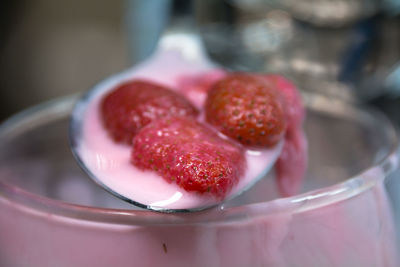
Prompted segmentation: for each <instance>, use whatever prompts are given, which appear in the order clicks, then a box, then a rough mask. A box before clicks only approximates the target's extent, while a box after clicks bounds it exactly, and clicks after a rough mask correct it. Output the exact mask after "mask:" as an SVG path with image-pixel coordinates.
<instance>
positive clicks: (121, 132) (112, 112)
mask: <svg viewBox="0 0 400 267" xmlns="http://www.w3.org/2000/svg"><path fill="white" fill-rule="evenodd" d="M100 108H101V115H102V119H103V123H104V126H105V128H106V129H107V130H108V132H109V134H110V135H111V136H112V138H113V139H114V140H115V141H116V142H121V143H128V144H130V143H132V138H133V137H134V136H135V135H136V134H137V133H138V131H139V130H140V129H141V128H142V127H144V126H145V125H147V124H149V123H150V122H152V121H154V120H155V119H158V118H160V117H164V116H171V115H180V116H191V117H195V116H196V115H198V111H197V109H196V108H195V107H193V106H192V105H191V104H190V102H189V101H188V100H186V99H185V98H184V97H183V96H182V95H180V94H178V93H176V92H174V91H172V90H170V89H168V88H166V87H164V86H161V85H158V84H155V83H152V82H149V81H144V80H134V81H129V82H126V83H124V84H122V85H120V86H118V87H117V88H115V89H114V90H112V91H111V92H110V93H108V94H107V95H106V96H105V97H104V98H103V99H102V102H101V106H100Z"/></svg>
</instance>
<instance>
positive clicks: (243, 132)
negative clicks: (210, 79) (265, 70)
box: [205, 73, 286, 148]
mask: <svg viewBox="0 0 400 267" xmlns="http://www.w3.org/2000/svg"><path fill="white" fill-rule="evenodd" d="M285 108H286V107H285V101H284V99H283V94H281V93H280V92H279V91H277V90H276V89H275V88H274V86H273V84H272V83H270V82H264V80H263V79H261V78H259V77H258V76H256V75H253V74H245V73H233V74H230V75H228V76H226V77H225V78H223V79H221V80H219V81H218V82H216V83H215V84H214V86H213V88H212V89H211V90H210V91H209V92H208V95H207V99H206V103H205V114H206V120H207V122H209V123H210V124H211V125H213V126H214V127H216V128H217V129H218V130H219V131H221V132H222V133H223V134H225V135H227V136H229V137H231V138H233V139H235V140H237V141H238V142H240V143H242V144H244V145H246V146H249V147H254V148H266V147H271V146H273V145H275V144H276V143H278V142H279V141H280V140H281V139H282V138H283V136H284V134H285V130H286V110H285Z"/></svg>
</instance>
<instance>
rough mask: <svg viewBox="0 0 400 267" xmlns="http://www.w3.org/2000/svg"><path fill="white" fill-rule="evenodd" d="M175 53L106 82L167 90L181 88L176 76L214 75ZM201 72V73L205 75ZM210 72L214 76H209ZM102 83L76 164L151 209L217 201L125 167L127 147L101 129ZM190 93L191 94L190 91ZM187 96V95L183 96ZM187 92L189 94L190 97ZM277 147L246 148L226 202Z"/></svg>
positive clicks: (258, 173) (264, 168) (261, 171)
mask: <svg viewBox="0 0 400 267" xmlns="http://www.w3.org/2000/svg"><path fill="white" fill-rule="evenodd" d="M181 57H182V56H181V55H180V54H174V53H163V54H160V55H156V56H155V58H154V59H152V60H150V61H149V62H147V63H145V64H144V65H140V66H138V67H137V68H136V69H134V70H132V71H128V72H127V73H126V74H123V75H122V76H118V77H116V78H114V79H115V80H114V81H113V82H112V84H114V85H115V84H116V83H118V82H121V81H124V80H126V79H134V78H142V79H148V80H150V81H156V82H158V83H160V84H163V85H167V86H169V87H171V88H182V87H181V86H179V83H181V82H182V77H192V76H195V75H208V76H213V77H216V76H218V75H219V73H220V71H216V70H214V71H210V69H211V68H212V66H211V65H207V64H206V63H205V62H200V63H196V64H193V63H192V62H190V61H186V60H184V59H182V58H181ZM206 72H207V74H204V73H206ZM214 73H216V74H214ZM112 89H113V86H110V83H108V82H107V81H106V82H105V83H102V84H100V85H99V86H98V87H97V88H96V90H97V91H98V92H99V93H97V94H96V95H94V96H92V98H91V99H90V103H89V104H88V107H87V109H86V110H85V114H84V117H83V119H82V125H83V128H82V130H83V131H82V139H81V141H80V143H79V146H78V148H77V151H78V153H79V154H80V156H81V159H82V161H83V162H84V164H85V165H86V167H87V168H88V169H89V170H90V172H91V173H92V174H93V175H94V176H95V177H96V178H97V180H98V181H99V182H100V183H101V184H102V185H105V186H106V187H108V188H109V189H111V190H112V191H114V192H116V193H118V194H120V195H122V196H124V197H126V198H128V199H131V200H134V201H135V202H139V203H141V204H144V205H146V206H151V207H152V208H154V209H187V208H190V209H201V208H204V207H209V206H213V205H216V204H218V203H219V201H218V200H216V199H215V198H214V197H212V196H211V195H210V194H198V193H195V192H187V191H185V190H184V189H182V188H180V187H179V186H177V185H176V184H173V183H168V182H167V181H165V180H164V179H163V178H162V177H160V176H159V175H158V174H157V173H155V172H153V171H142V170H140V169H138V168H136V167H135V166H133V165H132V164H131V163H130V155H131V149H132V148H131V147H130V146H128V145H125V144H117V143H115V142H114V141H113V140H112V138H110V136H109V135H108V133H107V131H106V130H105V128H104V126H103V123H102V120H101V117H100V116H101V115H100V112H99V111H100V107H99V106H100V101H101V99H102V97H103V96H104V93H105V92H107V91H109V90H112ZM193 91H194V90H192V92H193ZM186 93H188V92H186ZM190 93H191V92H189V94H190ZM205 94H206V92H198V93H197V95H196V96H197V98H193V94H191V96H192V97H191V99H190V100H191V101H192V102H193V103H194V104H195V105H196V106H198V107H200V106H202V101H204V99H205ZM282 147H283V141H282V142H280V143H279V144H278V145H276V146H275V147H273V148H271V149H268V150H260V151H252V150H246V152H245V158H246V163H247V164H246V166H247V168H246V171H245V175H244V177H242V178H241V179H240V181H239V183H238V184H237V185H236V186H235V187H234V188H233V190H232V191H231V192H230V193H229V194H228V196H227V197H226V200H228V199H230V198H232V197H234V196H236V195H238V194H240V193H241V192H243V191H244V190H246V189H248V188H249V187H250V186H251V185H253V184H254V183H255V182H256V181H257V180H258V179H260V178H262V177H264V176H265V174H266V173H267V172H268V171H269V170H270V169H271V168H272V166H273V164H274V163H275V161H276V160H277V159H278V157H279V154H280V151H281V150H282Z"/></svg>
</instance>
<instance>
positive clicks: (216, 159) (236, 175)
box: [131, 117, 246, 199]
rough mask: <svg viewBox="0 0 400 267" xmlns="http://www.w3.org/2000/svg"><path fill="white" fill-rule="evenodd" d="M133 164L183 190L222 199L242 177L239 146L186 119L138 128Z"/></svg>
mask: <svg viewBox="0 0 400 267" xmlns="http://www.w3.org/2000/svg"><path fill="white" fill-rule="evenodd" d="M131 162H132V164H133V165H135V166H136V167H138V168H139V169H142V170H153V171H156V172H157V173H158V174H159V175H160V176H162V177H163V178H164V179H165V180H166V181H168V182H169V183H176V184H177V185H178V186H180V187H182V188H183V189H185V190H186V191H194V192H198V193H201V194H203V193H207V192H209V193H210V194H211V195H212V196H214V197H215V198H217V199H223V198H225V196H226V195H227V193H228V192H229V191H230V190H231V189H232V187H233V186H234V185H236V184H237V183H238V181H239V179H240V177H242V176H243V174H244V170H245V166H246V161H245V157H244V152H243V150H242V148H241V147H240V146H239V145H236V144H234V143H232V142H231V141H229V140H225V139H222V138H221V137H219V136H218V135H217V134H216V133H215V132H214V131H213V130H211V129H210V128H208V127H206V126H205V125H203V124H201V123H199V122H196V121H194V120H192V119H190V118H188V117H169V118H162V119H159V120H157V121H154V122H152V123H151V124H149V125H147V126H146V127H144V128H142V129H141V130H140V132H139V133H138V134H137V135H136V136H135V137H134V139H133V150H132V155H131Z"/></svg>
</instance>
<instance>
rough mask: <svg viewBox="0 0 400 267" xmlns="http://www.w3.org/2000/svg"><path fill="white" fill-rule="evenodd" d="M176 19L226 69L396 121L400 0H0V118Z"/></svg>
mask: <svg viewBox="0 0 400 267" xmlns="http://www.w3.org/2000/svg"><path fill="white" fill-rule="evenodd" d="M182 27H183V28H185V30H188V31H191V32H195V33H198V34H199V35H200V36H201V38H202V40H203V42H204V45H205V47H206V49H207V53H208V54H209V56H210V57H211V58H212V60H214V61H215V62H217V63H219V64H221V65H223V66H224V67H226V68H228V69H232V70H251V71H261V72H279V73H283V74H285V75H287V76H289V77H290V78H291V79H293V80H295V82H296V83H297V84H298V85H299V87H300V88H301V90H304V91H311V92H315V93H319V94H322V95H325V96H327V97H328V99H332V100H335V101H337V100H338V99H339V100H342V101H347V102H355V103H358V102H361V103H369V104H372V105H375V106H377V107H379V108H381V109H382V110H384V111H385V112H386V113H387V114H389V116H390V117H391V118H392V119H393V120H394V121H396V122H397V123H400V97H399V96H400V0H302V1H296V0H197V1H189V0H174V1H173V0H146V1H143V0H118V1H105V2H101V3H100V2H98V1H94V0H85V1H78V0H70V1H52V0H36V1H27V0H3V1H1V3H0V120H4V119H5V118H7V117H8V116H10V115H11V114H13V113H15V112H17V111H19V110H21V109H23V108H25V107H27V106H31V105H33V104H37V103H39V102H42V101H45V100H48V99H52V98H55V97H59V96H63V95H67V94H72V93H75V92H81V91H84V90H88V89H89V88H90V87H91V86H93V85H94V84H96V83H97V82H98V81H100V80H102V79H103V78H104V77H106V76H109V75H111V74H113V73H116V72H119V71H121V70H123V69H124V68H127V67H129V66H130V65H132V64H134V63H136V62H138V61H140V60H143V59H144V58H146V57H147V56H149V55H150V54H151V53H152V51H153V50H154V48H155V47H156V44H157V41H158V39H159V37H160V36H161V34H162V33H163V32H164V31H165V29H176V28H182Z"/></svg>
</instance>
